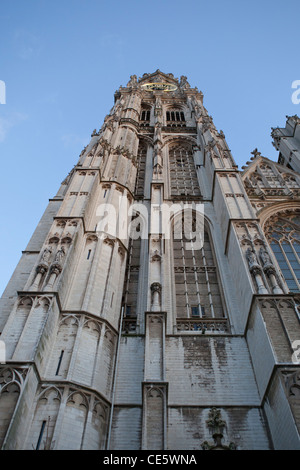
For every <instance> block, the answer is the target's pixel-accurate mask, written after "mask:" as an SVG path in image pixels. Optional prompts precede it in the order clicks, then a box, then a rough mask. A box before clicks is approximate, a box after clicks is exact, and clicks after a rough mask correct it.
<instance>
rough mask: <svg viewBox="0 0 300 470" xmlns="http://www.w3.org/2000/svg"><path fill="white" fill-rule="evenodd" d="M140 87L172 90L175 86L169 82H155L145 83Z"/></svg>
mask: <svg viewBox="0 0 300 470" xmlns="http://www.w3.org/2000/svg"><path fill="white" fill-rule="evenodd" d="M142 88H143V89H144V90H146V91H174V90H176V88H177V86H176V85H172V84H171V83H163V82H156V83H145V84H144V85H142Z"/></svg>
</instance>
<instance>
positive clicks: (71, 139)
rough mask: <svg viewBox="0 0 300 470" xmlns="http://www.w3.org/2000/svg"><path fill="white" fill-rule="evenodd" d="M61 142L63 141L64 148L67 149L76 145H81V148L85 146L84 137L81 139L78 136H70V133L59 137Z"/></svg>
mask: <svg viewBox="0 0 300 470" xmlns="http://www.w3.org/2000/svg"><path fill="white" fill-rule="evenodd" d="M61 140H62V141H63V143H64V146H65V147H68V148H72V147H74V146H77V145H82V146H85V145H86V137H85V138H83V137H80V136H78V135H77V134H72V133H69V134H64V135H62V136H61Z"/></svg>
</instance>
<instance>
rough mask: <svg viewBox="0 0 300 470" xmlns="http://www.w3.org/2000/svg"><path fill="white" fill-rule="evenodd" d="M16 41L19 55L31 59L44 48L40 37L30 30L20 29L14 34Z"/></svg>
mask: <svg viewBox="0 0 300 470" xmlns="http://www.w3.org/2000/svg"><path fill="white" fill-rule="evenodd" d="M14 43H15V48H16V51H17V54H18V56H19V57H20V58H21V59H22V60H29V59H31V58H33V57H36V56H38V55H39V53H40V52H41V50H42V46H41V42H40V39H39V38H38V37H37V36H36V35H34V34H32V33H31V32H29V31H26V30H23V29H18V30H16V31H15V34H14Z"/></svg>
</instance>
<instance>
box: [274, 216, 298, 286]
mask: <svg viewBox="0 0 300 470" xmlns="http://www.w3.org/2000/svg"><path fill="white" fill-rule="evenodd" d="M265 232H266V236H267V239H268V241H269V244H270V246H271V248H272V250H273V253H274V255H275V258H276V259H277V262H278V265H279V267H280V269H281V273H282V275H283V277H284V279H285V281H286V283H287V286H288V288H289V290H290V291H291V292H300V210H297V211H293V212H292V211H285V212H279V213H277V214H275V215H273V216H272V217H270V218H269V219H268V220H267V222H266V224H265Z"/></svg>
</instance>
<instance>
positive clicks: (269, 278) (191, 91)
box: [0, 70, 300, 450]
mask: <svg viewBox="0 0 300 470" xmlns="http://www.w3.org/2000/svg"><path fill="white" fill-rule="evenodd" d="M293 119H295V120H296V122H294V121H293V122H291V123H290V124H291V126H295V125H296V124H297V122H298V124H297V125H299V120H298V121H297V118H291V119H290V121H292V120H293ZM299 128H300V126H299V127H298V134H297V135H298V136H299ZM293 129H294V128H293ZM288 131H289V129H288V130H287V131H286V132H284V130H280V129H277V130H273V137H274V140H275V145H277V146H278V148H279V145H281V144H280V142H282V141H283V140H284V139H286V138H287V135H288V136H290V134H289V133H288ZM291 138H292V139H293V142H292V146H293V147H294V148H296V149H297V148H298V152H299V150H300V142H299V140H297V136H296V133H294V134H293V136H291ZM285 142H287V141H286V140H285ZM285 145H286V144H285ZM297 146H298V147H297ZM287 153H288V152H287V151H286V150H285V147H284V145H283V147H282V148H281V157H280V158H281V161H279V163H274V162H271V161H270V160H268V159H267V158H264V157H262V156H261V155H260V154H259V152H258V151H254V153H253V157H252V160H251V162H248V163H249V164H248V166H247V167H246V168H244V171H243V172H241V171H239V170H238V168H237V165H236V164H235V162H234V159H233V157H232V155H231V152H230V150H229V148H228V145H227V143H226V140H225V136H224V134H223V132H222V131H217V129H216V128H215V126H214V124H213V120H212V118H211V116H209V115H208V113H207V111H206V109H205V107H204V106H203V95H202V93H201V92H199V91H198V89H197V88H191V87H190V85H189V83H188V81H187V79H186V77H184V76H182V77H181V78H180V80H178V79H176V78H174V76H173V74H164V73H162V72H160V71H159V70H157V71H156V72H155V73H153V74H144V75H143V76H142V77H141V78H139V79H137V77H136V76H134V75H133V76H131V77H130V81H129V82H128V84H127V86H126V87H120V88H119V90H118V91H117V92H116V93H115V104H114V106H113V108H112V109H111V111H110V113H109V114H108V115H107V116H106V118H105V121H104V124H103V126H102V127H101V129H100V130H99V132H97V131H96V130H95V131H94V132H93V134H92V136H91V141H90V143H89V145H88V146H87V147H86V148H85V149H84V150H83V151H82V153H81V155H80V157H79V161H78V163H77V165H75V167H74V168H73V170H72V171H71V172H70V173H69V175H68V176H67V178H66V179H65V180H64V181H63V182H62V184H61V187H60V189H59V191H58V193H57V194H56V196H55V197H54V198H52V199H51V200H50V201H49V205H48V207H47V209H46V211H45V213H44V215H43V217H42V218H41V221H40V222H39V224H38V226H37V228H36V230H35V232H34V234H33V236H32V238H31V240H30V241H29V243H28V246H27V247H26V250H25V251H24V252H23V253H22V257H21V259H20V262H19V264H18V266H17V267H16V270H15V272H14V274H13V276H12V278H11V280H10V282H9V283H8V286H7V288H6V290H5V291H4V294H3V297H2V299H1V316H0V331H1V336H0V340H1V346H2V348H4V350H5V357H4V360H3V361H2V362H3V363H2V364H0V446H1V448H2V449H5V450H6V449H90V450H93V449H94V450H96V449H109V450H117V449H122V450H125V449H128V450H136V449H145V450H160V449H170V450H172V449H185V450H194V449H203V450H205V449H242V450H243V449H245V450H252V449H265V450H268V449H300V439H299V431H300V396H299V389H300V378H299V377H300V375H299V374H300V372H299V371H300V369H299V361H297V357H296V358H295V350H294V346H295V344H297V341H298V342H299V344H300V325H299V311H298V305H299V302H298V297H297V294H299V292H300V270H299V266H300V265H299V256H300V250H299V247H300V206H299V196H300V179H299V178H300V175H299V174H298V173H297V172H298V171H299V168H300V167H299V168H298V166H297V164H299V161H300V160H299V159H298V160H297V158H296V157H293V158H292V163H294V167H292V165H290V166H289V167H287V162H288V161H290V162H291V160H288V158H290V156H289V155H287ZM2 359H3V357H2Z"/></svg>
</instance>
